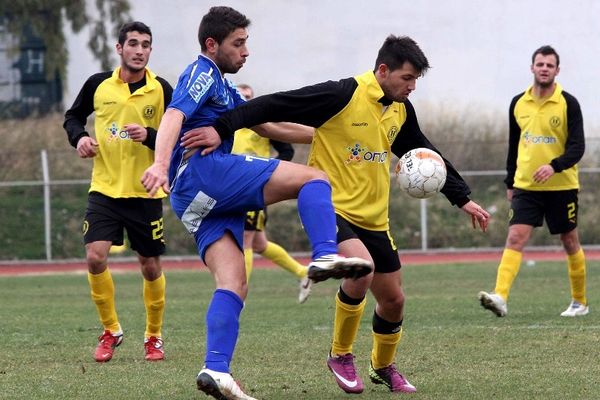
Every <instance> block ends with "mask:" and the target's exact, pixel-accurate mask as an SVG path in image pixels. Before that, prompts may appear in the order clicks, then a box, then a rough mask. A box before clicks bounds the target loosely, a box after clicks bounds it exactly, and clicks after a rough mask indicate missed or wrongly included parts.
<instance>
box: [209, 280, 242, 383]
mask: <svg viewBox="0 0 600 400" xmlns="http://www.w3.org/2000/svg"><path fill="white" fill-rule="evenodd" d="M243 307H244V302H243V301H242V299H241V298H240V297H239V296H238V295H237V294H235V293H233V292H231V291H229V290H224V289H217V290H215V292H214V294H213V298H212V300H211V302H210V305H209V306H208V310H207V311H206V356H205V359H204V365H205V366H206V368H208V369H211V370H213V371H218V372H226V373H229V364H230V363H231V359H232V358H233V352H234V350H235V345H236V342H237V338H238V333H239V328H240V313H241V312H242V308H243Z"/></svg>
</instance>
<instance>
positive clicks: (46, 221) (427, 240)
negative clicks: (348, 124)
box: [0, 150, 600, 261]
mask: <svg viewBox="0 0 600 400" xmlns="http://www.w3.org/2000/svg"><path fill="white" fill-rule="evenodd" d="M48 158H49V157H48V153H47V151H46V150H42V151H41V153H40V161H41V163H40V170H41V179H32V180H15V181H4V182H0V189H2V188H4V189H11V188H12V189H15V188H27V187H31V188H36V189H37V191H39V189H40V188H41V189H42V192H41V201H37V200H36V201H34V202H33V205H31V206H27V207H26V208H27V209H28V211H27V213H26V214H27V215H26V217H24V220H23V221H22V223H21V224H20V225H19V226H17V227H13V228H7V227H4V233H3V232H2V228H0V238H1V237H2V235H4V243H2V245H3V246H4V247H6V248H5V249H4V251H3V254H1V255H0V259H20V258H22V256H19V255H18V254H16V253H17V252H16V250H15V253H14V254H13V253H11V251H10V248H11V246H16V243H17V242H18V241H19V240H28V241H31V242H39V243H41V244H43V248H44V252H43V254H44V255H43V256H42V257H44V258H45V259H46V260H48V261H51V260H53V259H55V258H56V257H55V256H54V255H53V250H52V249H53V247H55V245H56V241H61V240H74V239H73V238H68V236H69V235H70V234H69V233H66V234H57V233H56V229H57V227H55V226H53V220H54V219H53V212H54V213H69V212H72V211H69V210H71V208H69V207H68V206H61V207H63V208H64V209H61V208H60V207H57V206H56V205H53V202H54V203H56V202H57V201H58V200H57V199H56V195H57V194H58V193H61V194H64V193H65V189H64V188H66V187H76V188H77V189H78V191H79V189H80V190H81V191H87V188H88V186H89V179H52V177H51V174H50V168H49V161H48ZM580 172H581V174H582V182H585V184H584V185H585V187H586V191H587V192H588V193H587V195H586V198H585V199H582V198H581V197H580V204H581V202H584V203H590V204H589V206H586V208H590V212H595V207H594V205H595V203H594V202H595V201H596V200H595V199H597V198H598V195H597V192H598V191H599V190H600V186H599V185H598V184H597V183H596V181H597V179H598V177H600V175H599V174H598V173H599V172H600V168H581V169H580ZM461 175H462V176H463V177H465V179H467V181H473V180H475V181H477V180H478V179H480V180H481V179H485V178H489V177H492V178H493V181H494V182H496V183H497V182H501V180H502V178H503V177H504V175H505V171H503V170H488V171H461ZM470 184H471V183H470ZM393 186H395V185H393ZM479 186H484V187H483V188H482V189H480V190H478V191H479V192H484V191H485V190H486V189H489V186H490V185H489V184H487V183H485V180H483V181H481V182H480V183H479ZM496 186H497V188H496V192H495V193H494V194H493V195H492V196H493V197H496V198H497V197H501V195H499V194H498V193H500V192H502V191H503V186H502V185H496ZM499 188H500V189H499ZM57 189H60V190H57ZM53 191H54V192H53ZM78 193H79V192H78ZM53 195H54V196H53ZM392 195H393V196H396V195H397V194H394V193H393V194H392ZM34 196H37V194H36V193H26V194H24V195H23V198H22V202H19V204H21V205H22V204H24V203H26V202H28V201H30V200H32V199H31V197H34ZM3 197H4V198H8V197H7V196H6V195H4V196H3ZM69 197H75V196H69V195H67V196H66V198H67V199H68V198H69ZM78 197H82V198H85V196H84V195H81V193H80V195H79V196H78ZM439 197H440V198H441V197H443V196H439ZM586 199H588V200H586ZM62 201H63V200H61V202H62ZM82 201H84V200H81V201H79V202H80V203H81V202H82ZM477 201H479V200H477ZM1 202H2V201H1V200H0V203H1ZM443 202H444V200H443V199H433V200H431V199H428V200H419V201H418V207H416V202H412V204H411V206H412V207H413V208H414V209H415V210H418V211H407V209H406V207H404V206H402V211H396V210H395V209H393V208H392V212H393V213H395V214H399V213H403V215H404V216H403V217H402V218H403V221H405V222H406V223H407V224H413V225H417V226H414V227H413V229H412V231H411V232H410V234H409V236H410V237H414V238H418V239H419V241H418V243H417V242H416V241H413V242H412V244H410V243H409V244H408V245H409V246H411V245H412V246H413V247H412V248H413V249H420V250H423V251H425V250H430V249H432V248H436V249H438V248H439V247H438V245H437V244H432V242H436V243H439V242H440V241H439V240H437V239H435V240H432V238H431V235H430V232H431V226H430V225H432V224H436V225H438V224H439V218H437V217H436V220H435V221H433V222H432V221H431V218H430V215H431V214H432V213H435V214H438V211H437V210H438V209H439V208H440V207H446V206H445V205H441V206H440V205H436V204H438V203H443ZM1 205H2V208H3V210H4V212H13V211H11V210H14V212H21V211H16V210H17V208H18V207H15V206H11V205H10V204H1ZM77 207H78V208H77V209H78V210H79V211H82V210H81V205H78V206H77ZM166 207H168V204H167V205H166ZM35 208H39V209H38V210H35ZM496 208H497V207H496V206H495V205H493V204H492V205H491V206H490V209H491V210H490V211H492V212H494V210H495V209H496ZM415 212H417V213H418V218H413V219H414V221H413V222H410V221H409V220H410V218H407V216H410V215H411V214H414V213H415ZM165 214H172V213H165ZM40 215H41V218H42V219H43V239H42V238H31V237H29V238H21V239H18V238H17V239H15V240H11V238H12V237H13V236H14V237H17V236H18V234H19V228H20V227H22V229H27V228H28V227H32V226H34V225H35V224H36V222H33V221H32V220H27V219H28V218H31V219H39V216H40ZM589 215H591V216H589ZM166 216H167V215H166ZM3 218H4V219H5V220H6V219H8V218H7V216H5V217H3ZM75 220H78V218H75ZM595 220H596V218H595V216H594V214H589V213H588V214H587V215H586V217H585V218H584V220H583V221H582V218H581V215H580V224H583V225H589V227H586V229H588V230H590V229H591V227H592V226H595V225H596V224H595ZM417 221H418V222H417ZM37 223H39V222H37ZM76 223H77V222H75V224H76ZM54 224H55V225H56V224H57V222H54ZM59 224H64V225H69V223H68V222H64V221H63V220H61V222H59ZM59 228H64V227H59ZM7 229H8V230H9V232H7V231H6V230H7ZM11 229H12V232H10V230H11ZM448 229H449V230H452V228H451V224H448ZM72 230H73V229H71V231H72ZM32 231H35V230H34V229H32ZM37 232H40V235H41V232H42V230H41V229H38V230H37ZM53 232H54V233H53ZM455 234H456V235H460V233H459V232H455ZM450 235H452V233H450ZM503 235H504V233H502V232H501V233H500V234H498V237H502V236H503ZM583 236H584V237H586V236H588V235H583ZM596 237H598V236H597V234H596V233H595V232H591V233H589V236H588V240H587V242H588V243H593V241H594V240H596ZM78 240H80V238H77V240H75V241H78ZM498 241H499V239H496V243H495V245H498V243H497V242H498ZM75 246H78V247H81V244H80V242H79V243H77V244H76V245H73V246H72V248H75ZM36 254H37V253H36ZM36 254H34V255H33V256H26V257H27V258H42V257H40V256H37V255H36ZM190 254H191V253H190ZM73 256H75V257H77V256H81V254H77V255H73ZM60 258H65V254H61V255H60Z"/></svg>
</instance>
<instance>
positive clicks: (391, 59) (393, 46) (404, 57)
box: [375, 35, 429, 75]
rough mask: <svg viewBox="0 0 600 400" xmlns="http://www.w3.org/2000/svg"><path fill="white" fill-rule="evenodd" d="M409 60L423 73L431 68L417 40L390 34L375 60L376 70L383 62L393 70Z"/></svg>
mask: <svg viewBox="0 0 600 400" xmlns="http://www.w3.org/2000/svg"><path fill="white" fill-rule="evenodd" d="M407 61H408V62H409V63H411V64H412V65H413V67H415V69H416V70H417V71H418V72H419V73H420V74H421V75H423V74H425V72H427V70H428V69H429V61H427V57H425V54H423V51H422V50H421V49H420V48H419V45H418V44H417V42H415V41H414V40H412V39H411V38H409V37H408V36H394V35H390V36H388V37H387V38H386V39H385V41H384V42H383V45H382V46H381V49H379V53H378V54H377V59H376V60H375V71H376V70H377V67H379V65H381V64H385V65H387V66H388V68H389V69H390V70H392V71H394V70H396V69H399V68H402V65H404V63H405V62H407Z"/></svg>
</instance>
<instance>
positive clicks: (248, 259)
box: [244, 249, 254, 282]
mask: <svg viewBox="0 0 600 400" xmlns="http://www.w3.org/2000/svg"><path fill="white" fill-rule="evenodd" d="M244 263H245V265H246V281H248V282H250V275H251V274H252V266H253V263H254V254H253V252H252V249H244Z"/></svg>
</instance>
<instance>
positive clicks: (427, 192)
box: [395, 147, 446, 199]
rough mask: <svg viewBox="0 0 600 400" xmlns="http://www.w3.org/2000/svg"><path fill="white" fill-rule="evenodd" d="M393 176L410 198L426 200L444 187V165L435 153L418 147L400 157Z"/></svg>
mask: <svg viewBox="0 0 600 400" xmlns="http://www.w3.org/2000/svg"><path fill="white" fill-rule="evenodd" d="M395 174H396V181H397V182H398V184H399V185H400V188H402V190H404V191H405V192H406V193H408V194H409V195H410V196H411V197H415V198H417V199H426V198H428V197H431V196H433V195H434V194H436V193H438V192H439V191H440V190H442V188H443V187H444V183H446V164H445V163H444V160H443V159H442V157H441V156H440V155H439V154H438V153H436V152H435V151H433V150H430V149H427V148H424V147H419V148H417V149H412V150H411V151H409V152H407V153H406V154H404V155H403V156H402V157H400V159H399V160H398V164H396V169H395Z"/></svg>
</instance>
